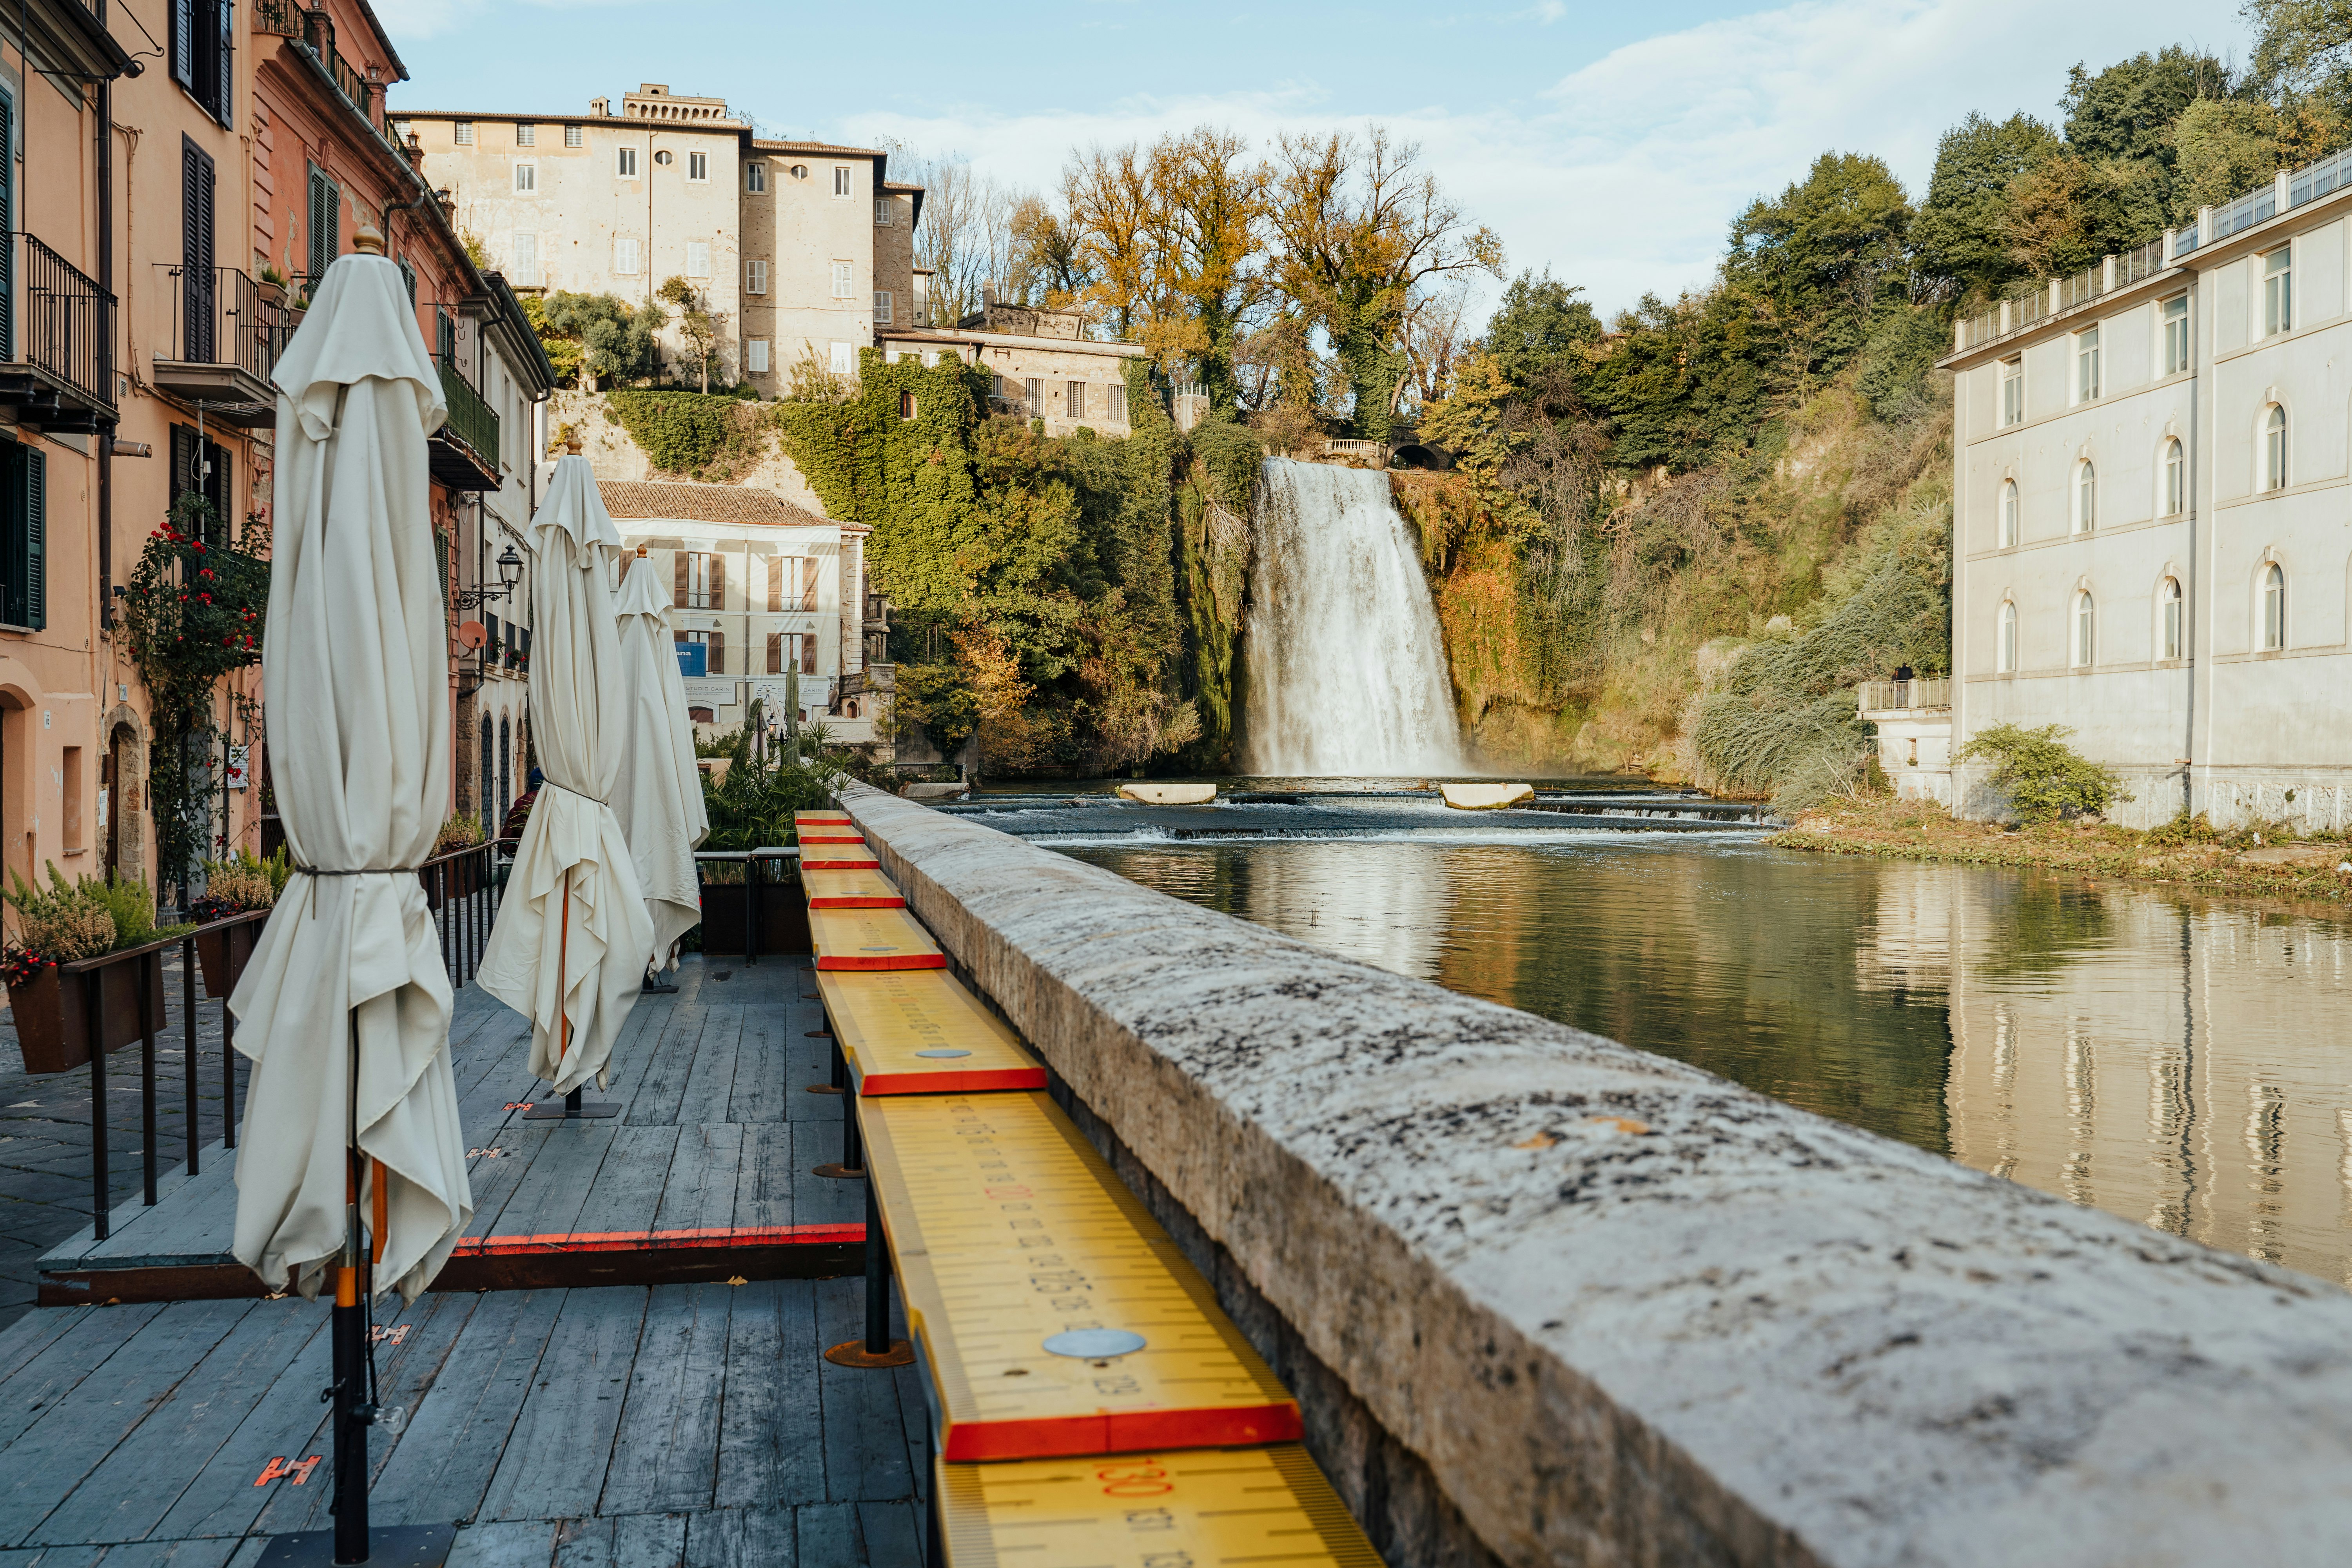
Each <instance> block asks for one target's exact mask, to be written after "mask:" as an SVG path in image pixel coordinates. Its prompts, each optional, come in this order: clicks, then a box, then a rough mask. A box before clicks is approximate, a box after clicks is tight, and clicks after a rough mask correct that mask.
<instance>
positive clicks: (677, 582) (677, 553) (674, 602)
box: [669, 550, 686, 610]
mask: <svg viewBox="0 0 2352 1568" xmlns="http://www.w3.org/2000/svg"><path fill="white" fill-rule="evenodd" d="M669 564H670V587H669V607H670V608H671V609H673V610H682V609H684V608H686V552H685V551H683V550H673V551H671V552H669Z"/></svg>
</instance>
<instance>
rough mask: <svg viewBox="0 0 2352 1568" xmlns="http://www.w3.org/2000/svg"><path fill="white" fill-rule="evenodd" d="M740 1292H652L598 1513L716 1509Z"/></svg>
mask: <svg viewBox="0 0 2352 1568" xmlns="http://www.w3.org/2000/svg"><path fill="white" fill-rule="evenodd" d="M737 1289H738V1287H734V1286H730V1285H723V1284H719V1285H668V1286H664V1287H662V1288H660V1289H656V1290H655V1291H654V1292H653V1293H652V1298H651V1300H649V1301H648V1302H647V1303H646V1322H645V1331H644V1332H643V1334H642V1335H641V1336H640V1337H639V1339H638V1342H637V1353H636V1358H635V1363H634V1364H633V1365H632V1366H631V1368H630V1372H629V1396H628V1402H627V1404H626V1405H625V1407H624V1408H623V1410H622V1412H621V1426H620V1431H619V1434H618V1436H616V1437H615V1438H614V1444H613V1468H612V1473H611V1476H610V1477H609V1479H607V1480H606V1481H605V1483H604V1497H603V1498H602V1499H601V1500H599V1502H598V1505H597V1506H598V1509H599V1510H600V1511H602V1512H604V1513H666V1512H676V1511H680V1510H689V1509H701V1508H709V1507H710V1506H711V1505H712V1502H713V1500H714V1497H715V1493H716V1490H717V1486H718V1479H719V1430H720V1426H719V1410H720V1405H721V1404H722V1401H723V1398H724V1395H725V1394H726V1392H727V1387H728V1373H729V1366H728V1353H727V1352H728V1340H729V1334H728V1319H729V1315H730V1310H731V1304H732V1298H733V1297H734V1295H735V1293H736V1290H737ZM741 1289H750V1287H748V1286H745V1287H741ZM742 1371H743V1374H744V1375H745V1376H746V1377H747V1378H756V1377H763V1376H773V1375H775V1372H776V1369H775V1368H773V1367H768V1368H763V1369H759V1370H756V1371H755V1370H754V1369H752V1368H751V1367H748V1366H747V1367H745V1368H743V1369H742Z"/></svg>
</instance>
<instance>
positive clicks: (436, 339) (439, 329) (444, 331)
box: [433, 305, 457, 365]
mask: <svg viewBox="0 0 2352 1568" xmlns="http://www.w3.org/2000/svg"><path fill="white" fill-rule="evenodd" d="M433 352H434V353H436V354H438V355H440V356H441V359H442V362H443V363H446V364H452V365H454V364H456V363H457V317H455V316H453V315H451V314H450V313H449V312H448V311H446V310H443V309H442V308H441V307H440V306H438V305H436V306H434V307H433Z"/></svg>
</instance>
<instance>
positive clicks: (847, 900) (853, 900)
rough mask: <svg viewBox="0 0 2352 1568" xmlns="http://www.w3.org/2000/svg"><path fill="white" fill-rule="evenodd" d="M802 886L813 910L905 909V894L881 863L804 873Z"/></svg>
mask: <svg viewBox="0 0 2352 1568" xmlns="http://www.w3.org/2000/svg"><path fill="white" fill-rule="evenodd" d="M801 890H802V891H803V892H804V893H806V894H807V895H808V906H809V908H811V909H813V910H903V909H905V908H906V907H907V900H906V897H905V895H903V894H902V893H900V892H899V891H898V884H897V883H895V882H893V881H891V880H890V879H889V878H887V877H886V876H884V875H883V874H882V869H881V868H880V867H878V866H877V867H876V868H873V869H872V870H866V871H814V870H805V871H803V872H802V873H801Z"/></svg>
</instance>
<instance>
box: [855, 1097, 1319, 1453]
mask: <svg viewBox="0 0 2352 1568" xmlns="http://www.w3.org/2000/svg"><path fill="white" fill-rule="evenodd" d="M855 1104H856V1114H857V1121H858V1126H859V1129H860V1131H861V1132H862V1134H863V1138H862V1142H864V1145H865V1163H866V1174H867V1181H868V1186H869V1190H870V1191H871V1192H872V1194H874V1198H875V1200H876V1201H877V1204H878V1205H879V1212H880V1217H881V1219H882V1224H883V1228H884V1230H885V1232H886V1234H887V1238H888V1243H889V1249H890V1259H891V1262H892V1263H893V1264H894V1265H895V1270H896V1272H897V1274H898V1289H899V1293H900V1295H901V1297H902V1299H903V1300H904V1301H905V1303H906V1309H907V1321H908V1327H909V1329H910V1330H911V1331H913V1334H914V1336H915V1338H916V1340H917V1341H918V1342H919V1347H920V1348H919V1351H918V1352H917V1355H916V1360H917V1363H918V1365H919V1367H920V1368H921V1369H922V1372H923V1374H924V1378H925V1382H926V1383H927V1384H928V1385H929V1386H928V1389H927V1392H928V1394H929V1401H930V1408H931V1412H932V1419H933V1421H934V1423H935V1426H936V1430H935V1433H934V1436H935V1439H936V1451H937V1452H938V1453H939V1454H940V1457H941V1458H945V1459H948V1460H950V1461H971V1460H982V1459H1025V1458H1057V1457H1067V1456H1077V1455H1088V1454H1115V1453H1128V1452H1138V1453H1140V1452H1150V1451H1156V1450H1159V1449H1167V1448H1194V1447H1231V1446H1234V1445H1237V1444H1252V1443H1278V1442H1286V1441H1290V1440H1292V1439H1295V1438H1297V1436H1299V1431H1300V1428H1299V1419H1298V1406H1297V1403H1296V1402H1295V1401H1293V1400H1292V1399H1291V1397H1290V1395H1289V1394H1288V1392H1287V1391H1286V1390H1285V1389H1284V1388H1283V1386H1282V1384H1280V1383H1279V1382H1277V1381H1276V1378H1275V1375H1274V1373H1273V1372H1272V1371H1271V1370H1269V1369H1268V1368H1267V1366H1266V1364H1265V1363H1264V1362H1263V1361H1261V1360H1259V1359H1258V1355H1257V1352H1255V1351H1253V1350H1252V1349H1251V1348H1250V1346H1249V1343H1248V1342H1247V1341H1245V1340H1244V1339H1243V1338H1242V1336H1241V1331H1239V1330H1237V1329H1236V1328H1234V1325H1233V1324H1232V1323H1231V1322H1230V1321H1227V1319H1226V1317H1225V1315H1224V1313H1223V1311H1221V1310H1218V1307H1217V1304H1216V1299H1215V1297H1214V1295H1213V1293H1212V1292H1211V1290H1210V1289H1209V1286H1208V1282H1207V1281H1205V1280H1204V1279H1202V1278H1201V1276H1200V1275H1199V1273H1198V1272H1197V1271H1195V1270H1194V1269H1193V1268H1192V1265H1191V1264H1190V1263H1188V1262H1186V1261H1185V1260H1184V1258H1183V1256H1182V1254H1181V1253H1180V1252H1178V1251H1177V1249H1176V1246H1175V1243H1173V1242H1172V1241H1171V1240H1169V1238H1168V1235H1167V1233H1166V1232H1165V1231H1163V1230H1161V1229H1160V1226H1159V1225H1158V1224H1156V1223H1155V1222H1154V1221H1153V1220H1152V1218H1151V1216H1150V1215H1149V1214H1147V1213H1146V1212H1145V1211H1144V1209H1143V1206H1142V1205H1140V1204H1139V1203H1137V1202H1136V1201H1135V1198H1134V1196H1133V1194H1130V1193H1129V1192H1128V1190H1127V1188H1126V1187H1125V1186H1123V1185H1122V1184H1120V1183H1119V1180H1118V1177H1117V1176H1115V1175H1113V1174H1112V1173H1111V1171H1110V1168H1109V1167H1108V1166H1107V1165H1106V1164H1104V1163H1103V1162H1102V1159H1101V1157H1100V1156H1099V1155H1097V1153H1096V1152H1095V1151H1094V1149H1093V1147H1092V1146H1091V1145H1090V1144H1088V1143H1087V1141H1086V1139H1085V1138H1084V1137H1082V1136H1081V1135H1080V1134H1079V1132H1078V1131H1077V1129H1076V1127H1075V1126H1073V1125H1072V1124H1071V1122H1070V1120H1069V1118H1068V1117H1066V1116H1065V1115H1064V1114H1063V1113H1062V1111H1061V1110H1060V1109H1059V1108H1058V1107H1056V1106H1055V1104H1054V1102H1053V1101H1052V1100H1050V1099H1049V1098H1047V1097H1046V1096H1045V1094H1044V1093H1042V1092H1036V1091H1027V1092H1018V1093H999V1094H985V1095H964V1094H952V1095H898V1096H877V1097H873V1098H867V1097H865V1096H859V1097H858V1098H857V1099H856V1101H855ZM869 1245H870V1243H869Z"/></svg>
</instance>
